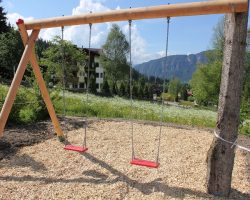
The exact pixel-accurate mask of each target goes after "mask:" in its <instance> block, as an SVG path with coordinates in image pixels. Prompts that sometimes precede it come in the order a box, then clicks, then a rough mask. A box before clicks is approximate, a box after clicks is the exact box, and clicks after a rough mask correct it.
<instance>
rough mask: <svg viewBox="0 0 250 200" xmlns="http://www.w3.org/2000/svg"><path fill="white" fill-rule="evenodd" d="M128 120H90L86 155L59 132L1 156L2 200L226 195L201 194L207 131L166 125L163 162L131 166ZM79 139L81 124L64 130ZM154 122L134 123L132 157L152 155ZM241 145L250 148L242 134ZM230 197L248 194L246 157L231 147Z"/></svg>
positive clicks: (249, 158) (210, 136) (249, 174)
mask: <svg viewBox="0 0 250 200" xmlns="http://www.w3.org/2000/svg"><path fill="white" fill-rule="evenodd" d="M130 128H131V126H130V123H129V122H126V121H107V120H96V121H92V122H91V123H90V124H89V125H88V138H87V139H88V141H87V143H88V147H89V150H88V152H87V153H84V154H80V153H77V152H70V151H65V150H63V144H61V143H59V142H58V140H57V139H56V137H54V136H53V137H48V139H46V140H43V141H42V142H40V143H34V144H32V146H24V147H22V148H20V149H19V150H18V151H16V152H15V154H11V155H9V156H7V157H4V158H3V159H2V160H1V161H0V199H2V200H5V199H6V200H11V199H25V200H26V199H27V200H28V199H223V198H214V197H213V196H211V195H208V194H207V193H206V187H205V182H206V167H207V166H206V154H207V151H208V149H209V147H210V144H211V142H212V139H213V134H212V133H211V132H209V131H208V130H202V129H195V128H189V129H185V128H178V127H170V126H164V127H163V135H162V142H161V152H160V167H159V168H158V169H149V168H146V167H139V166H131V165H130V164H129V162H130V159H131V141H130V135H131V133H130ZM65 131H67V135H68V140H69V141H70V142H71V143H73V144H81V142H82V141H83V133H84V129H83V128H82V126H81V124H80V125H79V124H78V126H71V128H67V129H66V128H65ZM158 133H159V126H157V125H154V124H146V123H139V122H138V123H136V122H135V123H134V135H135V138H134V142H135V149H136V156H137V157H138V158H142V159H149V160H154V159H155V158H156V150H157V147H156V146H157V136H158ZM239 144H244V145H245V146H248V147H249V146H250V139H249V138H247V137H240V139H239ZM232 188H233V190H232V193H231V195H230V198H229V199H250V155H249V154H248V153H245V152H243V151H241V150H237V151H236V160H235V167H234V172H233V181H232Z"/></svg>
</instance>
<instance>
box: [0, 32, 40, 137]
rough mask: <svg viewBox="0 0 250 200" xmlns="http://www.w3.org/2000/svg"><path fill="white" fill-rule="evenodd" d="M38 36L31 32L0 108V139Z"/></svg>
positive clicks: (36, 33)
mask: <svg viewBox="0 0 250 200" xmlns="http://www.w3.org/2000/svg"><path fill="white" fill-rule="evenodd" d="M38 34H39V30H33V31H32V33H31V36H30V38H29V40H28V42H27V44H26V45H25V49H24V52H23V55H22V58H21V60H20V62H19V65H18V68H17V71H16V74H15V76H14V79H13V81H12V83H11V86H10V88H9V91H8V94H7V96H6V98H5V101H4V104H3V107H2V110H1V113H0V137H2V136H3V131H4V127H5V124H6V122H7V119H8V117H9V114H10V111H11V108H12V106H13V103H14V100H15V97H16V94H17V90H18V87H19V86H20V84H21V81H22V78H23V75H24V72H25V69H26V66H27V64H28V62H29V60H30V55H31V54H32V50H33V48H34V46H35V41H36V39H37V37H38Z"/></svg>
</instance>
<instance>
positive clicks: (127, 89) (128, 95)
mask: <svg viewBox="0 0 250 200" xmlns="http://www.w3.org/2000/svg"><path fill="white" fill-rule="evenodd" d="M125 91H126V93H125V96H126V97H127V98H129V97H130V84H129V81H127V84H126V90H125Z"/></svg>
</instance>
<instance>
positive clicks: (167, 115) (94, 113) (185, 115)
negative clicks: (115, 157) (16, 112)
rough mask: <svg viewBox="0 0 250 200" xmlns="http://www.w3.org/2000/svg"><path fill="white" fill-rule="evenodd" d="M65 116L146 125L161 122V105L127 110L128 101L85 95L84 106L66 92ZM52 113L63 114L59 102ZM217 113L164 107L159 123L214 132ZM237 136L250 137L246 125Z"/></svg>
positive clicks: (143, 104) (78, 96)
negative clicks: (146, 121) (133, 120)
mask: <svg viewBox="0 0 250 200" xmlns="http://www.w3.org/2000/svg"><path fill="white" fill-rule="evenodd" d="M65 96H66V98H65V102H66V108H65V109H66V115H68V116H80V117H83V116H88V117H99V118H124V119H138V120H148V121H160V120H161V109H162V108H161V105H159V104H157V103H151V102H148V101H138V100H134V101H133V108H132V109H131V106H130V101H129V100H127V99H124V98H121V97H112V98H111V97H110V98H108V97H100V96H96V95H92V94H89V95H88V102H87V96H86V94H76V93H71V92H66V94H65ZM53 103H54V105H55V109H56V112H57V113H58V114H63V101H62V98H60V99H56V100H55V101H53ZM216 119H217V112H216V111H214V110H210V109H203V108H200V107H197V108H196V107H191V108H190V107H189V108H185V107H176V106H167V105H165V106H164V109H163V122H168V123H175V124H181V125H189V126H197V127H208V128H214V127H215V125H216ZM240 133H241V134H244V135H248V136H250V123H249V122H247V123H243V125H242V126H241V128H240Z"/></svg>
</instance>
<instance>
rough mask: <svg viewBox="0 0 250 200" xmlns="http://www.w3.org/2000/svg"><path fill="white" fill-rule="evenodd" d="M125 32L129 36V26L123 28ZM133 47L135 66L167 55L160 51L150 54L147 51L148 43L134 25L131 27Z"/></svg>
mask: <svg viewBox="0 0 250 200" xmlns="http://www.w3.org/2000/svg"><path fill="white" fill-rule="evenodd" d="M122 30H123V32H124V33H125V34H126V35H127V36H128V35H129V25H128V24H127V25H124V26H123V27H122ZM127 39H128V38H127ZM131 43H132V44H131V46H132V61H133V65H136V64H139V63H142V62H147V61H149V60H153V59H157V58H161V57H163V56H164V55H165V52H164V51H159V52H155V53H149V52H147V51H146V49H147V42H146V41H145V40H144V39H143V37H142V36H141V35H140V33H139V31H138V29H137V25H136V24H132V26H131Z"/></svg>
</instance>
